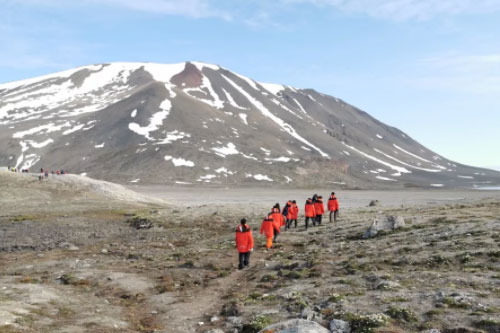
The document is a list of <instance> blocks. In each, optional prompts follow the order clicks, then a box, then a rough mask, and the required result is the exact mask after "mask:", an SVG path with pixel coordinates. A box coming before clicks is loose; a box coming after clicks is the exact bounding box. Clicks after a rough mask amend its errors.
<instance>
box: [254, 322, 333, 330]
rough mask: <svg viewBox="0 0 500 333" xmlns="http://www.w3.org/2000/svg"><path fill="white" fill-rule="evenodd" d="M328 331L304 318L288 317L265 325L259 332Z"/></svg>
mask: <svg viewBox="0 0 500 333" xmlns="http://www.w3.org/2000/svg"><path fill="white" fill-rule="evenodd" d="M270 332H272V333H330V331H329V330H328V329H326V328H325V327H323V326H321V325H320V324H318V323H315V322H314V321H310V320H304V319H290V320H287V321H283V322H281V323H277V324H273V325H270V326H267V327H266V328H264V329H263V330H261V331H259V333H270Z"/></svg>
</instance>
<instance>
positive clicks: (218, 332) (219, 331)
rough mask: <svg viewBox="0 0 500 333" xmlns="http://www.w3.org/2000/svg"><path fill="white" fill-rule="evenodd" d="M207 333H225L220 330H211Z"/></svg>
mask: <svg viewBox="0 0 500 333" xmlns="http://www.w3.org/2000/svg"><path fill="white" fill-rule="evenodd" d="M207 333H224V331H223V330H221V329H218V328H214V329H213V330H210V331H208V332H207Z"/></svg>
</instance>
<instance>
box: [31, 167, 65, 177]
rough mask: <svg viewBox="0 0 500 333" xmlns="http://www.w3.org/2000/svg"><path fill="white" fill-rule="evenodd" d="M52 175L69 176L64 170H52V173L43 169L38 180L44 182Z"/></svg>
mask: <svg viewBox="0 0 500 333" xmlns="http://www.w3.org/2000/svg"><path fill="white" fill-rule="evenodd" d="M50 174H52V175H65V174H67V172H66V171H64V170H56V171H54V170H52V171H50V170H49V169H44V168H41V169H40V175H39V176H38V180H43V179H45V178H49V175H50Z"/></svg>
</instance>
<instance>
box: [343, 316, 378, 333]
mask: <svg viewBox="0 0 500 333" xmlns="http://www.w3.org/2000/svg"><path fill="white" fill-rule="evenodd" d="M343 318H344V320H345V321H347V322H349V324H350V325H351V332H352V333H373V332H375V329H376V328H378V327H382V326H385V324H386V323H387V317H386V316H385V315H383V314H371V315H360V314H353V313H346V314H345V315H344V316H343Z"/></svg>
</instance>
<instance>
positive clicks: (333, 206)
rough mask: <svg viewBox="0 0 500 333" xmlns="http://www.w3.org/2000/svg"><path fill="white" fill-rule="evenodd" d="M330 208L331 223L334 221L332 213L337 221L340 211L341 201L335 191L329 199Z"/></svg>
mask: <svg viewBox="0 0 500 333" xmlns="http://www.w3.org/2000/svg"><path fill="white" fill-rule="evenodd" d="M328 210H329V211H330V223H332V215H333V222H337V215H338V213H339V202H338V200H337V197H336V196H335V192H332V194H331V195H330V199H328Z"/></svg>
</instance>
